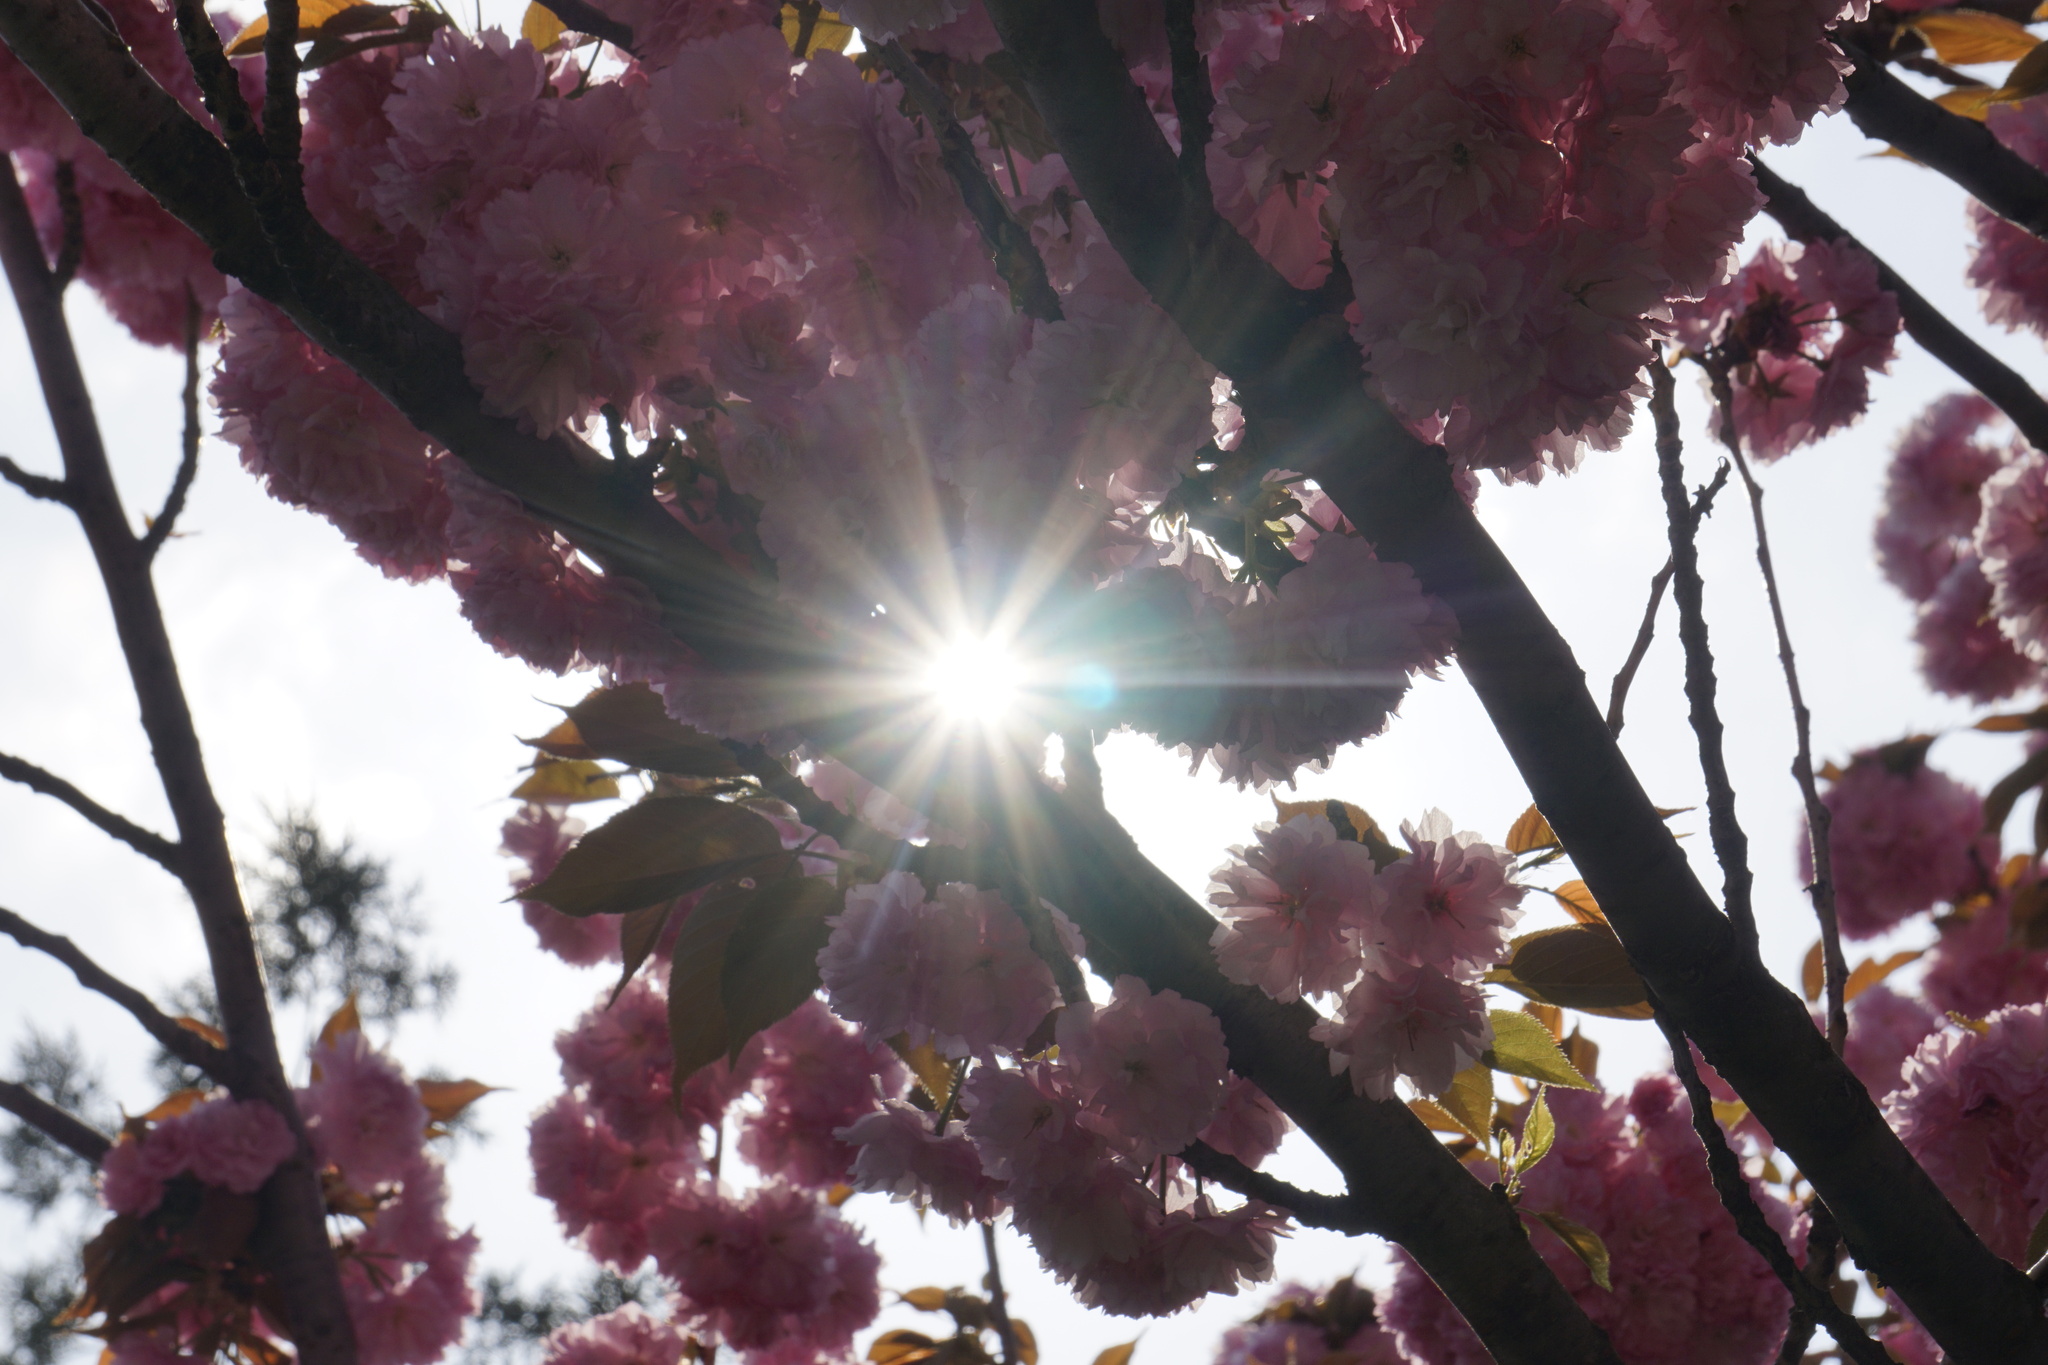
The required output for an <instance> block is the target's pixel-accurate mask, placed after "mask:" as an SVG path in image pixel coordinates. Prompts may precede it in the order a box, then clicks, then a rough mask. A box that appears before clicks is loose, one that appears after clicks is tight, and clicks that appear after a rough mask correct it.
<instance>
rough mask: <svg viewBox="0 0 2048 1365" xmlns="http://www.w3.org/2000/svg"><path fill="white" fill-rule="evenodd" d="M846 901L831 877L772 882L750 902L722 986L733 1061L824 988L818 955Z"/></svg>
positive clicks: (729, 946) (730, 945)
mask: <svg viewBox="0 0 2048 1365" xmlns="http://www.w3.org/2000/svg"><path fill="white" fill-rule="evenodd" d="M845 899H846V898H845V897H844V896H843V895H842V894H841V893H840V891H839V888H838V887H837V886H835V885H834V884H833V883H832V882H831V881H830V880H829V879H826V878H823V877H801V876H799V877H785V878H783V879H782V880H781V881H778V882H770V883H769V884H768V885H766V886H764V887H762V888H761V889H760V890H758V891H756V892H754V894H753V895H752V896H750V897H749V898H748V904H747V908H746V912H745V914H743V915H742V916H741V917H740V921H739V924H738V925H737V926H736V927H735V928H734V929H733V932H732V937H731V938H729V939H727V940H726V944H725V971H724V974H723V975H722V976H721V978H720V984H719V995H720V998H721V999H722V1000H723V1002H724V1005H725V1033H726V1039H725V1044H726V1045H725V1051H726V1056H727V1057H728V1058H735V1057H738V1056H739V1054H740V1049H741V1048H742V1047H745V1046H746V1044H747V1040H748V1039H749V1038H752V1037H753V1036H754V1035H755V1034H756V1033H759V1032H760V1031H761V1030H762V1029H764V1028H767V1027H768V1026H769V1025H771V1024H774V1023H777V1022H779V1021H780V1020H782V1019H783V1018H784V1017H786V1016H787V1015H788V1014H789V1012H790V1011H791V1010H794V1009H795V1008H796V1007H797V1006H798V1005H801V1004H803V1002H804V1001H806V1000H808V999H810V998H811V993H812V992H813V991H815V990H817V989H818V954H819V952H820V951H822V950H823V949H824V947H825V940H826V939H828V938H830V937H831V936H832V929H831V926H830V925H828V924H826V923H825V918H826V916H828V915H832V914H836V913H837V912H838V910H839V908H840V906H841V905H843V904H844V903H845Z"/></svg>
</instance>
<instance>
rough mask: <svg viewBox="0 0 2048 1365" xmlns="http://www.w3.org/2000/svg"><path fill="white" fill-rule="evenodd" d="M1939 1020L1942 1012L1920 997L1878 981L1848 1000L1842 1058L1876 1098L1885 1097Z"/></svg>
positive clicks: (1896, 1083) (1896, 1084) (1895, 1085)
mask: <svg viewBox="0 0 2048 1365" xmlns="http://www.w3.org/2000/svg"><path fill="white" fill-rule="evenodd" d="M1940 1023H1941V1016H1940V1015H1938V1014H1936V1013H1935V1012H1934V1011H1933V1010H1931V1009H1929V1008H1927V1006H1926V1005H1924V1004H1922V1003H1921V1002H1920V1001H1919V1000H1917V999H1915V998H1913V997H1912V996H1909V995H1900V994H1898V993H1897V992H1895V991H1893V990H1892V989H1891V988H1890V987H1889V986H1887V985H1885V984H1884V983H1883V982H1879V983H1878V984H1876V985H1874V986H1871V987H1868V988H1867V989H1865V990H1864V992H1863V993H1862V994H1861V995H1859V996H1857V997H1856V998H1855V999H1854V1000H1852V1001H1850V1002H1849V1039H1848V1043H1847V1045H1846V1046H1845V1047H1844V1048H1843V1050H1842V1060H1843V1061H1845V1062H1847V1063H1848V1064H1849V1069H1850V1070H1851V1071H1853V1072H1855V1073H1856V1079H1857V1080H1859V1081H1861V1082H1863V1088H1864V1089H1866V1090H1868V1091H1869V1092H1870V1094H1871V1097H1872V1098H1873V1099H1883V1098H1884V1097H1885V1096H1886V1095H1888V1094H1890V1093H1891V1092H1892V1091H1893V1090H1894V1089H1895V1088H1896V1087H1897V1086H1898V1084H1899V1072H1900V1070H1901V1068H1903V1067H1904V1066H1905V1064H1906V1059H1907V1058H1909V1057H1911V1056H1912V1055H1913V1054H1914V1052H1915V1051H1917V1050H1918V1049H1919V1047H1920V1043H1921V1041H1922V1040H1923V1039H1925V1038H1926V1037H1927V1035H1928V1034H1930V1033H1932V1032H1934V1030H1935V1028H1936V1027H1937V1026H1939V1024H1940Z"/></svg>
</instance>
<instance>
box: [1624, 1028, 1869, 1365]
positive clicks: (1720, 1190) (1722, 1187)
mask: <svg viewBox="0 0 2048 1365" xmlns="http://www.w3.org/2000/svg"><path fill="white" fill-rule="evenodd" d="M1657 1027H1658V1028H1660V1029H1662V1030H1663V1031H1664V1041H1665V1042H1667V1043H1669V1044H1670V1045H1671V1065H1672V1068H1673V1069H1674V1070H1676V1071H1677V1072H1678V1079H1679V1081H1680V1082H1681V1083H1682V1084H1683V1085H1684V1086H1685V1094H1686V1098H1687V1099H1688V1100H1690V1101H1691V1102H1692V1128H1693V1131H1694V1132H1695V1133H1697V1134H1699V1139H1700V1145H1701V1146H1702V1147H1704V1148H1705V1149H1706V1153H1707V1171H1708V1174H1709V1175H1710V1176H1711V1177H1712V1178H1713V1181H1714V1192H1715V1193H1716V1194H1718V1195H1719V1196H1720V1197H1721V1207H1723V1208H1725V1209H1727V1210H1728V1216H1729V1217H1731V1218H1733V1219H1734V1220H1735V1230H1736V1231H1737V1232H1739V1233H1741V1234H1742V1240H1743V1241H1745V1242H1747V1243H1749V1244H1750V1245H1751V1246H1753V1247H1755V1248H1756V1250H1757V1254H1758V1255H1760V1256H1762V1257H1763V1258H1764V1261H1765V1263H1766V1264H1768V1265H1769V1266H1770V1267H1771V1273H1772V1274H1774V1275H1776V1276H1777V1277H1778V1279H1779V1281H1780V1282H1781V1283H1782V1284H1784V1286H1785V1288H1786V1289H1788V1290H1790V1291H1791V1294H1792V1301H1793V1302H1794V1303H1795V1304H1797V1305H1799V1306H1800V1307H1801V1308H1802V1309H1804V1310H1805V1312H1806V1314H1807V1315H1808V1316H1810V1317H1811V1318H1812V1319H1813V1320H1814V1321H1815V1322H1816V1323H1819V1324H1820V1325H1821V1326H1822V1327H1825V1328H1826V1329H1827V1330H1828V1335H1830V1336H1832V1337H1833V1338H1834V1339H1835V1344H1836V1345H1838V1346H1840V1347H1841V1348H1842V1352H1843V1354H1844V1355H1846V1356H1848V1357H1849V1358H1850V1359H1851V1360H1853V1361H1856V1362H1858V1365H1892V1358H1891V1356H1890V1355H1889V1354H1887V1353H1886V1351H1885V1349H1884V1347H1882V1346H1880V1345H1878V1344H1877V1343H1876V1342H1874V1341H1872V1340H1871V1339H1870V1338H1869V1337H1868V1336H1867V1335H1865V1334H1864V1331H1863V1324H1862V1323H1860V1322H1858V1321H1856V1319H1855V1318H1854V1317H1852V1316H1851V1315H1849V1314H1848V1313H1845V1312H1843V1311H1842V1309H1841V1308H1840V1307H1839V1306H1838V1305H1837V1304H1836V1303H1835V1301H1834V1299H1833V1298H1831V1297H1830V1296H1829V1295H1828V1294H1826V1293H1825V1292H1824V1291H1822V1289H1821V1288H1820V1287H1819V1286H1818V1285H1816V1284H1814V1283H1813V1281H1811V1280H1809V1279H1807V1278H1806V1276H1805V1275H1803V1274H1801V1273H1800V1269H1799V1266H1798V1263H1797V1262H1795V1261H1794V1260H1793V1259H1792V1253H1791V1252H1789V1251H1787V1250H1786V1249H1785V1241H1784V1239H1783V1238H1782V1237H1780V1236H1778V1234H1777V1231H1776V1229H1774V1228H1772V1227H1771V1225H1770V1224H1769V1223H1768V1222H1767V1221H1765V1219H1764V1213H1763V1210H1762V1209H1760V1208H1758V1207H1757V1204H1756V1196H1755V1195H1754V1194H1753V1193H1752V1192H1751V1191H1750V1188H1749V1182H1748V1181H1747V1180H1745V1179H1743V1176H1742V1163H1741V1162H1740V1161H1738V1160H1737V1159H1736V1156H1735V1153H1734V1152H1733V1151H1732V1150H1731V1149H1730V1148H1729V1146H1728V1138H1727V1135H1726V1134H1724V1133H1723V1132H1722V1131H1721V1124H1720V1122H1719V1121H1718V1120H1717V1119H1715V1117H1714V1097H1713V1096H1712V1095H1711V1094H1709V1093H1708V1092H1707V1087H1706V1083H1705V1082H1704V1081H1702V1080H1700V1072H1699V1068H1698V1067H1696V1066H1694V1065H1693V1061H1692V1044H1691V1043H1689V1042H1688V1041H1687V1040H1686V1037H1685V1032H1684V1030H1682V1029H1680V1028H1679V1027H1678V1025H1676V1024H1674V1023H1672V1022H1671V1019H1670V1016H1668V1015H1666V1014H1665V1013H1664V1011H1663V1010H1661V1009H1660V1010H1658V1011H1657Z"/></svg>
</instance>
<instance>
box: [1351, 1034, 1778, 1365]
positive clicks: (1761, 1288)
mask: <svg viewBox="0 0 2048 1365" xmlns="http://www.w3.org/2000/svg"><path fill="white" fill-rule="evenodd" d="M1549 1101H1550V1106H1551V1111H1552V1113H1553V1115H1554V1116H1555V1118H1556V1121H1557V1138H1556V1143H1555V1145H1554V1146H1553V1147H1552V1149H1551V1152H1550V1155H1549V1156H1547V1157H1545V1158H1544V1159H1543V1160H1542V1161H1541V1162H1540V1163H1538V1164H1537V1165H1536V1166H1535V1167H1534V1168H1533V1169H1532V1170H1530V1171H1529V1172H1528V1173H1527V1174H1526V1175H1524V1176H1523V1177H1522V1197H1521V1203H1520V1207H1522V1208H1524V1209H1527V1210H1530V1211H1531V1212H1532V1213H1534V1212H1544V1213H1556V1214H1560V1215H1562V1216H1563V1217H1565V1218H1568V1219H1570V1220H1571V1221H1572V1222H1574V1223H1577V1224H1579V1225H1580V1226H1582V1227H1587V1228H1591V1229H1592V1230H1593V1231H1594V1232H1595V1233H1597V1234H1599V1236H1600V1239H1601V1240H1602V1241H1603V1242H1604V1243H1605V1244H1606V1246H1607V1250H1608V1253H1609V1256H1610V1265H1611V1275H1612V1279H1613V1284H1614V1289H1613V1291H1612V1292H1611V1293H1610V1292H1609V1291H1607V1290H1605V1289H1602V1288H1600V1287H1599V1286H1598V1285H1596V1284H1595V1283H1593V1279H1592V1275H1591V1273H1590V1272H1589V1271H1588V1270H1587V1269H1586V1267H1585V1265H1583V1264H1582V1263H1581V1262H1580V1260H1579V1258H1578V1257H1577V1256H1576V1255H1574V1254H1573V1253H1572V1252H1571V1250H1570V1249H1569V1248H1567V1247H1566V1246H1565V1244H1564V1243H1563V1242H1562V1241H1560V1240H1558V1239H1557V1238H1556V1237H1555V1236H1553V1235H1551V1233H1550V1232H1548V1231H1547V1230H1545V1229H1543V1228H1541V1227H1538V1226H1535V1225H1534V1224H1533V1223H1532V1225H1531V1228H1530V1239H1531V1241H1532V1243H1533V1244H1534V1245H1535V1247H1536V1248H1537V1250H1538V1251H1539V1252H1540V1253H1541V1254H1542V1256H1543V1259H1544V1260H1545V1261H1546V1262H1548V1263H1549V1265H1550V1268H1551V1270H1552V1271H1554V1272H1555V1273H1556V1275H1557V1277H1558V1279H1560V1280H1561V1281H1563V1283H1564V1286H1565V1288H1566V1289H1568V1290H1570V1291H1571V1294H1572V1297H1573V1298H1575V1299H1577V1300H1578V1302H1579V1306H1580V1307H1581V1308H1583V1309H1585V1310H1586V1315H1587V1316H1588V1317H1590V1318H1592V1320H1593V1321H1594V1322H1595V1323H1596V1324H1598V1325H1599V1326H1600V1327H1601V1328H1602V1329H1604V1330H1605V1331H1606V1333H1607V1336H1608V1340H1610V1341H1611V1342H1613V1343H1614V1350H1615V1354H1616V1355H1618V1356H1620V1357H1621V1358H1622V1359H1623V1360H1627V1361H1631V1362H1642V1365H1681V1363H1682V1362H1692V1361H1699V1360H1703V1359H1713V1360H1726V1361H1761V1360H1769V1359H1773V1358H1775V1354H1776V1351H1777V1347H1778V1343H1779V1341H1780V1340H1781V1339H1782V1338H1783V1337H1784V1334H1785V1315H1786V1310H1787V1308H1788V1307H1789V1306H1790V1302H1791V1300H1790V1297H1789V1296H1788V1295H1787V1294H1786V1292H1785V1287H1784V1286H1783V1285H1782V1284H1780V1283H1779V1282H1778V1279H1777V1277H1776V1276H1775V1275H1773V1274H1772V1273H1771V1269H1770V1267H1769V1266H1768V1265H1766V1264H1765V1262H1764V1259H1763V1258H1762V1257H1761V1256H1759V1255H1757V1253H1756V1252H1755V1251H1754V1250H1753V1249H1751V1247H1750V1246H1749V1244H1748V1243H1746V1242H1744V1241H1743V1240H1742V1235H1741V1234H1740V1233H1738V1232H1737V1231H1736V1230H1735V1222H1734V1220H1733V1219H1732V1218H1730V1217H1729V1216H1728V1213H1727V1210H1725V1209H1723V1208H1722V1207H1721V1201H1720V1199H1719V1197H1718V1196H1717V1195H1716V1194H1715V1192H1714V1187H1713V1184H1712V1182H1711V1181H1709V1179H1708V1178H1707V1169H1706V1163H1705V1162H1703V1161H1702V1160H1701V1159H1700V1146H1699V1138H1698V1137H1697V1136H1696V1135H1695V1134H1694V1133H1693V1131H1692V1118H1691V1109H1690V1106H1689V1105H1688V1104H1687V1103H1686V1099H1685V1094H1684V1092H1683V1091H1682V1090H1681V1089H1680V1088H1679V1084H1678V1079H1677V1077H1675V1076H1672V1075H1670V1074H1669V1073H1666V1074H1664V1075H1656V1076H1647V1077H1645V1078H1643V1079H1642V1080H1641V1081H1638V1082H1637V1083H1636V1085H1635V1088H1634V1089H1633V1090H1632V1091H1631V1092H1630V1093H1629V1094H1628V1095H1627V1096H1626V1097H1623V1096H1612V1097H1610V1096H1605V1095H1600V1094H1597V1093H1593V1092H1588V1091H1578V1090H1555V1089H1553V1090H1551V1091H1550V1092H1549ZM1757 1203H1758V1205H1759V1206H1760V1207H1761V1208H1762V1209H1763V1210H1764V1216H1765V1217H1766V1218H1767V1219H1769V1220H1770V1222H1771V1224H1772V1225H1773V1227H1774V1228H1775V1229H1776V1230H1777V1232H1778V1233H1779V1235H1780V1236H1785V1237H1787V1238H1788V1240H1789V1241H1790V1243H1791V1245H1792V1248H1793V1251H1794V1254H1795V1255H1796V1254H1797V1253H1798V1251H1799V1247H1800V1243H1801V1242H1802V1241H1803V1240H1804V1233H1805V1230H1804V1227H1803V1220H1802V1221H1801V1224H1800V1225H1795V1218H1794V1215H1793V1211H1792V1209H1791V1207H1790V1206H1789V1205H1787V1204H1786V1203H1785V1202H1784V1201H1783V1200H1781V1199H1776V1198H1773V1197H1772V1196H1770V1195H1769V1194H1768V1193H1766V1192H1763V1191H1761V1190H1759V1191H1757ZM1380 1321H1381V1322H1382V1323H1384V1324H1385V1325H1386V1327H1387V1328H1388V1329H1389V1330H1391V1331H1392V1332H1393V1333H1394V1336H1395V1338H1396V1339H1397V1340H1398V1342H1399V1343H1400V1347H1401V1351H1402V1358H1403V1359H1405V1360H1408V1361H1411V1362H1414V1363H1415V1365H1483V1362H1485V1361H1487V1360H1489V1359H1490V1357H1489V1356H1488V1355H1487V1354H1486V1352H1485V1350H1484V1348H1483V1347H1481V1346H1480V1344H1479V1339H1478V1338H1477V1337H1475V1336H1474V1335H1473V1334H1472V1329H1471V1328H1470V1327H1467V1326H1466V1325H1465V1322H1464V1319H1462V1318H1460V1317H1459V1316H1458V1314H1457V1312H1456V1310H1455V1309H1453V1308H1452V1307H1451V1305H1450V1301H1449V1300H1448V1299H1446V1298H1444V1296H1443V1294H1442V1292H1441V1291H1440V1290H1438V1289H1437V1287H1436V1286H1435V1285H1434V1284H1433V1283H1431V1282H1430V1279H1429V1277H1428V1276H1427V1275H1425V1274H1423V1272H1422V1269H1421V1267H1419V1266H1417V1265H1416V1264H1415V1262H1414V1261H1413V1260H1411V1259H1409V1258H1408V1256H1407V1255H1406V1253H1403V1254H1402V1256H1401V1267H1400V1272H1399V1274H1398V1275H1397V1276H1396V1278H1395V1281H1394V1289H1393V1293H1392V1294H1391V1295H1390V1296H1388V1297H1387V1298H1386V1299H1385V1300H1384V1301H1383V1302H1382V1303H1381V1304H1380ZM1708 1342H1711V1343H1712V1347H1711V1353H1710V1354H1707V1353H1703V1343H1708Z"/></svg>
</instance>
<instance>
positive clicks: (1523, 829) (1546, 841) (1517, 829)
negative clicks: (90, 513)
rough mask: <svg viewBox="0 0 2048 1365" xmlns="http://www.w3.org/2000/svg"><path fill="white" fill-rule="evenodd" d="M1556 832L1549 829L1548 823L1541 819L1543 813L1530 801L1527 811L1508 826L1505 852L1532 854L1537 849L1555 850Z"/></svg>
mask: <svg viewBox="0 0 2048 1365" xmlns="http://www.w3.org/2000/svg"><path fill="white" fill-rule="evenodd" d="M1556 847H1557V831H1555V830H1553V829H1552V828H1551V827H1550V821H1548V820H1546V819H1544V818H1543V812H1542V811H1540V810H1537V809H1536V804H1535V803H1534V802H1533V801H1532V802H1530V804H1529V809H1527V810H1525V811H1523V812H1522V813H1521V814H1520V815H1518V816H1516V817H1515V823H1514V824H1512V825H1510V826H1508V842H1507V850H1508V852H1510V853H1534V852H1536V851H1538V850H1539V849H1546V848H1556Z"/></svg>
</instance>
